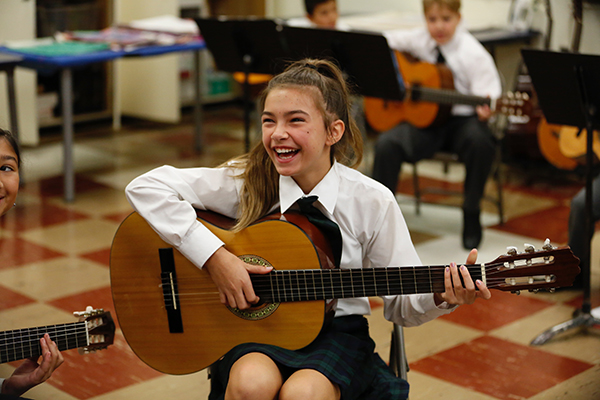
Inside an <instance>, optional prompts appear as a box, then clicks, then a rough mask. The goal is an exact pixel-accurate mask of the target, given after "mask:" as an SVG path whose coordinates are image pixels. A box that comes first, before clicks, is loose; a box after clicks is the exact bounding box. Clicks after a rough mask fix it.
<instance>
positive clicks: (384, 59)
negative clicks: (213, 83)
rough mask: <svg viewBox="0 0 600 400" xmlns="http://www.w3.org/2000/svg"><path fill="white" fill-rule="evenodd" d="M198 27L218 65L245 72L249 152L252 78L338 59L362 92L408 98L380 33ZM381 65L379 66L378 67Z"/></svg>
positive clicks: (243, 24)
mask: <svg viewBox="0 0 600 400" xmlns="http://www.w3.org/2000/svg"><path fill="white" fill-rule="evenodd" d="M196 23H197V24H198V27H199V28H200V33H201V34H202V36H203V37H204V40H205V41H206V46H207V47H208V48H209V50H210V51H211V53H212V54H213V57H214V59H215V63H216V64H217V67H218V68H219V69H220V70H222V71H227V72H236V71H243V72H244V75H245V77H246V78H245V82H244V99H245V104H246V113H245V127H246V150H248V149H249V125H250V122H249V114H250V109H249V107H250V104H251V102H250V98H249V97H250V96H249V87H248V74H250V73H261V74H276V73H279V72H281V71H282V70H283V69H284V68H285V66H286V64H287V63H288V62H289V61H293V60H300V59H302V58H307V57H312V58H327V59H332V60H335V61H336V62H337V64H338V66H339V67H340V68H341V69H342V70H343V71H344V72H345V73H346V75H347V77H348V79H349V80H350V81H351V82H352V83H353V84H354V85H355V86H356V90H357V91H358V92H359V93H360V94H362V95H364V96H371V97H378V98H382V99H386V100H402V99H403V98H404V95H405V90H406V88H405V86H404V82H403V80H402V75H401V74H400V72H399V70H398V66H397V65H396V59H395V57H393V56H392V53H391V50H390V48H389V46H388V44H387V40H386V39H385V37H383V36H382V35H380V34H376V33H371V32H358V31H351V32H347V31H337V30H332V29H317V28H298V27H290V26H287V25H284V24H283V23H281V22H278V21H273V20H264V19H226V18H199V19H196ZM373 66H376V67H373Z"/></svg>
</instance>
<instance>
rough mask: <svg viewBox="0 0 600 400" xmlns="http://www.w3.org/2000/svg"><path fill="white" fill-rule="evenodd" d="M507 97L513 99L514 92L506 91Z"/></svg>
mask: <svg viewBox="0 0 600 400" xmlns="http://www.w3.org/2000/svg"><path fill="white" fill-rule="evenodd" d="M506 97H508V98H509V99H512V98H513V97H514V93H513V92H511V91H508V92H506Z"/></svg>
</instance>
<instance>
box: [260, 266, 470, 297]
mask: <svg viewBox="0 0 600 400" xmlns="http://www.w3.org/2000/svg"><path fill="white" fill-rule="evenodd" d="M445 267H446V266H417V267H387V268H360V269H325V270H320V269H306V270H281V271H280V270H274V271H272V272H270V273H269V274H266V275H251V279H252V284H253V287H254V290H255V292H256V294H257V295H258V296H259V297H260V298H261V300H263V301H267V302H288V301H310V300H325V299H343V298H355V297H370V296H385V295H398V294H399V295H404V294H418V293H443V292H444V290H445V288H444V269H445ZM467 268H468V269H469V272H470V274H471V277H472V279H473V281H475V280H476V279H482V272H481V266H480V265H469V266H467Z"/></svg>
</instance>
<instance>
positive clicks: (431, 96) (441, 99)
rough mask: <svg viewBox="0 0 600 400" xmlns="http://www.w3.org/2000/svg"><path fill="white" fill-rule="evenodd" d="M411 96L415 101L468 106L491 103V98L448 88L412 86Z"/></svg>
mask: <svg viewBox="0 0 600 400" xmlns="http://www.w3.org/2000/svg"><path fill="white" fill-rule="evenodd" d="M411 98H412V100H415V101H428V102H432V103H437V104H466V105H469V106H478V105H483V104H487V105H491V104H492V100H491V99H490V98H488V97H481V96H473V95H467V94H462V93H459V92H457V91H455V90H450V89H434V88H427V87H415V88H413V90H412V95H411Z"/></svg>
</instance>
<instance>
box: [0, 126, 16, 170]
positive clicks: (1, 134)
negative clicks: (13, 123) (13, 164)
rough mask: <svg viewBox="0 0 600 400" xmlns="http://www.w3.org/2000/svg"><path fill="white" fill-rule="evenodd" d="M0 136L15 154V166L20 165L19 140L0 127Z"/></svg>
mask: <svg viewBox="0 0 600 400" xmlns="http://www.w3.org/2000/svg"><path fill="white" fill-rule="evenodd" d="M0 138H4V139H6V141H7V142H8V144H10V146H11V147H12V149H13V151H14V152H15V154H16V155H17V166H18V167H19V168H20V167H21V151H20V149H19V142H17V138H16V137H15V135H13V134H12V133H11V132H10V131H7V130H5V129H2V128H0Z"/></svg>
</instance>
